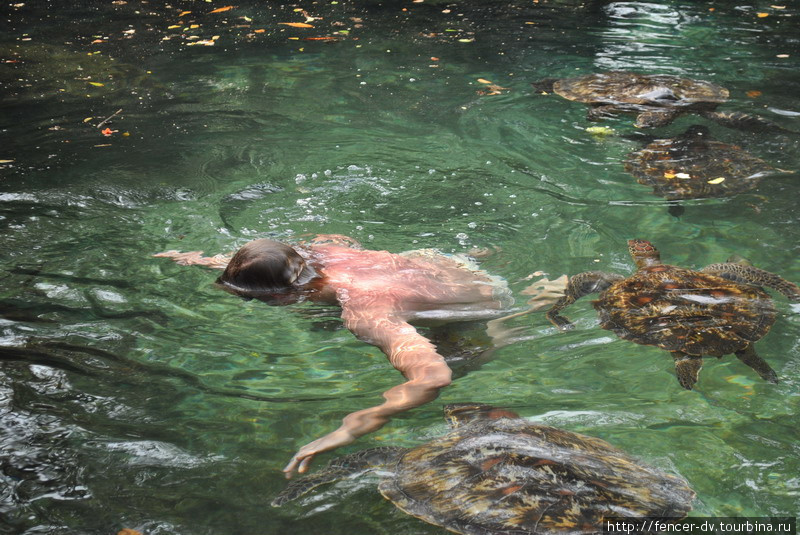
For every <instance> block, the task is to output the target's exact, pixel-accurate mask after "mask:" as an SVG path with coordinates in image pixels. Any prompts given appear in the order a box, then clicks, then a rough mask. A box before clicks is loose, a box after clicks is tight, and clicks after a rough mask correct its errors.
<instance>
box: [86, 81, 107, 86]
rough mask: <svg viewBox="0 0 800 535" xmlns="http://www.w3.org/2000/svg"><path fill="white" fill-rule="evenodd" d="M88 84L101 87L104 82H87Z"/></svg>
mask: <svg viewBox="0 0 800 535" xmlns="http://www.w3.org/2000/svg"><path fill="white" fill-rule="evenodd" d="M89 85H93V86H95V87H103V86H104V85H106V84H101V83H100V82H89Z"/></svg>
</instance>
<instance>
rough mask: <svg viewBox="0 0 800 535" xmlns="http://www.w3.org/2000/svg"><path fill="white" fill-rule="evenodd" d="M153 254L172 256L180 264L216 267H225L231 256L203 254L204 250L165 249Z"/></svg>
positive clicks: (165, 256)
mask: <svg viewBox="0 0 800 535" xmlns="http://www.w3.org/2000/svg"><path fill="white" fill-rule="evenodd" d="M153 256H155V257H159V258H172V259H173V260H174V261H175V263H176V264H178V265H179V266H208V267H211V268H216V269H225V266H227V265H228V262H229V261H230V257H229V256H228V255H222V254H218V255H214V256H203V251H189V252H186V253H182V252H180V251H164V252H163V253H156V254H154V255H153Z"/></svg>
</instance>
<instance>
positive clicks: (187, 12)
mask: <svg viewBox="0 0 800 535" xmlns="http://www.w3.org/2000/svg"><path fill="white" fill-rule="evenodd" d="M189 13H191V11H181V14H180V15H178V16H179V17H182V16H184V15H188V14H189Z"/></svg>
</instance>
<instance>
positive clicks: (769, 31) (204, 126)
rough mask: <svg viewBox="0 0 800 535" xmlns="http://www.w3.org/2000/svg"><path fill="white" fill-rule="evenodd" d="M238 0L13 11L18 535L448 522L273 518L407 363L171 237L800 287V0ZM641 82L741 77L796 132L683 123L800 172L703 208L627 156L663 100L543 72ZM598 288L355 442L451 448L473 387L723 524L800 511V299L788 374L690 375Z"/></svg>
mask: <svg viewBox="0 0 800 535" xmlns="http://www.w3.org/2000/svg"><path fill="white" fill-rule="evenodd" d="M229 5H230V4H226V3H223V2H221V1H219V0H214V1H213V2H212V1H193V2H192V1H187V0H176V1H173V2H168V1H164V0H152V1H150V2H144V1H133V0H128V1H127V2H126V1H111V0H105V1H91V2H89V1H76V2H55V1H52V2H46V1H24V0H21V1H19V2H13V1H5V2H3V5H2V6H1V7H0V12H1V13H2V20H0V91H1V92H2V102H0V161H1V162H2V163H0V227H2V234H0V251H2V254H0V270H1V273H2V276H1V278H0V533H3V534H45V533H46V534H76V533H78V534H98V535H99V534H108V533H116V532H117V531H119V530H121V529H123V528H130V529H136V530H138V531H140V532H142V533H146V534H185V535H200V534H213V535H227V534H231V535H233V534H246V535H247V534H257V533H258V534H279V533H299V534H309V535H311V534H320V535H323V534H324V535H337V534H347V535H352V534H372V533H375V534H383V533H386V534H389V533H391V534H394V535H401V534H439V533H443V531H442V530H441V529H439V528H436V527H433V526H430V525H428V524H426V523H424V522H422V521H420V520H417V519H415V518H412V517H410V516H407V515H405V514H403V513H402V512H400V511H398V510H397V509H396V508H394V507H393V506H392V505H391V504H390V503H389V502H387V501H385V500H384V499H383V498H382V497H381V496H380V494H378V493H377V492H376V490H375V480H374V479H369V478H363V479H359V480H353V481H347V482H344V483H343V484H340V485H338V486H333V487H330V488H328V489H326V490H324V491H322V492H320V493H317V494H316V495H314V496H312V497H310V498H307V499H304V500H301V501H299V502H297V503H294V504H291V505H288V506H285V507H283V508H280V509H274V508H271V507H270V506H269V502H270V500H271V499H272V498H273V497H274V496H275V494H276V493H278V492H279V491H280V490H281V489H282V488H283V486H284V484H285V483H284V478H283V474H282V473H281V468H282V467H283V466H284V465H285V464H286V462H287V461H288V460H289V458H290V457H291V456H292V454H293V453H294V452H295V451H296V450H297V449H298V448H299V447H300V446H302V445H303V444H306V443H307V442H309V441H310V440H312V439H314V438H317V437H319V436H321V435H323V434H325V433H327V432H329V431H331V430H333V429H334V428H335V427H337V426H338V424H339V421H340V419H341V418H342V417H343V416H344V415H346V414H347V413H349V412H352V411H354V410H357V409H361V408H366V407H369V406H372V405H375V404H377V403H379V402H380V401H381V393H382V392H383V391H385V390H386V389H388V388H389V387H391V386H393V385H395V384H398V383H399V382H400V380H401V376H400V375H399V373H397V372H396V371H395V370H394V369H393V368H392V367H391V365H390V364H389V363H388V362H387V360H386V358H385V357H384V356H383V355H382V354H381V353H380V352H379V351H378V350H377V349H376V348H374V347H372V346H369V345H367V344H365V343H363V342H360V341H358V340H357V339H356V338H355V337H353V336H352V335H351V334H350V333H349V332H348V331H347V330H345V329H343V328H342V326H341V321H340V320H339V318H338V315H337V310H336V309H334V308H325V307H319V306H310V305H298V306H295V307H269V306H266V305H265V304H263V303H260V302H257V301H251V302H244V301H242V300H240V299H237V298H235V297H233V296H231V295H228V294H226V293H224V292H221V291H219V290H218V289H216V288H215V287H214V286H213V284H212V283H213V280H214V277H215V274H214V273H211V272H209V271H207V270H204V269H203V268H200V267H181V266H177V265H175V264H174V263H172V262H169V261H167V260H164V259H157V258H152V257H151V255H152V254H154V253H157V252H159V251H164V250H167V249H179V250H184V251H190V250H202V251H205V252H206V253H208V254H215V253H222V252H230V251H233V250H235V249H236V248H237V247H239V246H241V245H242V244H244V243H245V242H247V241H249V240H251V239H254V238H258V237H269V238H273V239H279V240H292V239H297V238H298V237H300V236H302V235H304V234H316V233H340V234H347V235H349V236H352V237H354V238H356V239H358V240H359V241H361V242H362V243H363V244H364V245H365V246H366V247H369V248H373V249H385V250H388V251H393V252H401V251H405V250H409V249H417V248H427V247H431V248H438V249H440V250H441V251H443V252H445V253H467V252H469V251H471V250H473V249H474V248H483V249H490V250H492V251H494V253H493V254H492V255H490V256H488V257H487V258H485V259H482V260H481V265H482V267H484V268H485V269H487V270H488V271H490V272H491V273H493V274H496V275H499V276H502V277H504V278H505V279H506V280H507V281H508V282H509V285H510V287H511V289H512V290H513V291H514V293H515V295H516V299H517V303H518V304H520V305H523V304H524V303H525V300H526V299H527V297H526V296H525V295H523V294H521V293H520V292H521V291H522V290H523V289H524V288H525V287H526V286H528V285H529V284H530V281H531V277H530V275H531V274H533V273H535V272H542V273H544V274H545V275H546V276H548V277H551V278H555V277H558V276H560V275H562V274H574V273H578V272H581V271H585V270H587V269H598V270H605V271H614V272H618V273H622V274H628V273H631V272H632V271H633V270H634V264H633V262H632V261H631V259H630V257H629V256H628V254H627V250H626V240H627V239H629V238H644V239H649V240H651V241H652V242H653V243H654V244H655V245H656V246H657V247H658V248H659V249H660V250H661V252H662V255H663V258H664V259H665V260H666V261H668V262H671V263H674V264H677V265H681V266H685V267H690V268H700V267H702V266H705V265H708V264H711V263H714V262H722V261H725V260H726V259H727V258H728V257H729V256H730V255H732V254H738V255H741V256H743V257H745V258H747V259H749V260H750V261H751V262H752V263H753V264H754V265H756V266H759V267H761V268H764V269H767V270H770V271H772V272H775V273H778V274H780V275H782V276H784V277H785V278H787V279H789V280H793V281H794V282H800V263H798V256H800V210H798V193H800V185H799V183H798V180H800V178H798V176H797V174H796V172H797V171H800V150H799V149H800V135H796V134H793V133H791V130H795V131H800V6H798V4H797V3H796V2H779V3H777V4H776V3H772V4H771V3H770V2H769V1H764V2H722V1H719V2H702V1H700V2H690V1H663V2H649V3H648V2H569V1H545V0H539V1H538V2H535V1H531V0H525V1H512V0H510V1H496V0H480V1H462V2H447V1H431V0H425V1H424V2H412V1H410V0H409V1H397V2H394V1H388V0H387V1H384V2H376V1H348V0H338V1H319V2H312V1H308V2H297V3H282V2H270V1H266V0H264V1H260V2H255V1H241V2H237V3H236V4H235V6H234V7H233V8H232V9H224V8H226V7H228V6H229ZM285 23H293V24H294V25H289V24H285ZM296 23H301V24H305V25H307V26H297V25H296ZM609 70H630V71H635V72H640V73H661V74H673V75H680V76H686V77H691V78H696V79H701V80H707V81H710V82H714V83H716V84H719V85H721V86H724V87H726V88H727V89H728V90H729V91H730V98H729V99H728V101H727V102H725V103H724V104H722V105H721V106H720V110H723V109H724V110H726V111H735V112H745V113H751V114H757V115H760V116H761V117H764V118H766V119H769V120H770V121H773V122H774V123H776V124H778V125H779V126H780V127H782V128H783V129H784V130H774V131H767V132H758V133H756V132H749V131H744V130H739V129H735V128H726V127H724V126H720V125H718V124H716V123H713V122H710V121H708V120H707V119H704V118H702V117H700V116H698V115H688V114H687V115H683V116H681V117H679V118H678V119H677V120H676V121H675V122H674V123H672V124H671V125H669V126H666V127H661V128H658V129H656V130H655V131H654V133H657V135H658V136H659V137H670V136H674V135H677V134H680V133H682V132H683V131H685V130H686V129H687V128H688V127H690V126H692V125H695V124H701V125H704V126H707V127H708V128H709V129H710V131H711V134H712V135H713V136H714V138H716V139H718V140H721V141H724V142H726V143H731V144H736V145H739V146H740V147H742V149H743V150H746V151H748V152H749V153H751V154H753V155H755V156H757V157H759V158H761V159H763V160H765V161H767V162H768V163H769V164H770V165H772V166H773V167H775V168H777V169H781V170H786V171H795V174H781V175H779V176H769V177H765V178H764V179H763V180H762V181H761V182H760V183H759V185H758V187H757V188H755V189H752V190H750V191H747V192H744V193H741V194H739V195H736V196H730V197H723V198H710V199H696V200H688V201H685V202H683V203H682V207H683V208H684V211H683V213H682V214H681V215H679V216H677V217H676V216H675V215H672V214H671V213H669V211H668V208H669V206H668V202H667V201H666V200H664V199H662V198H660V197H657V196H655V195H654V194H653V193H652V191H651V188H649V187H647V186H643V185H641V184H638V183H637V182H636V180H635V179H634V178H633V177H632V176H631V175H630V174H628V173H627V172H626V171H625V169H624V166H623V161H624V160H625V157H626V155H627V154H628V153H629V152H631V151H634V150H637V149H639V148H640V147H641V146H642V143H643V140H644V134H645V133H649V132H643V131H642V130H639V129H637V128H635V127H634V126H633V117H632V116H631V115H619V116H616V117H610V118H608V119H606V120H604V121H603V122H601V123H592V122H589V121H587V119H586V106H585V105H584V104H581V103H579V102H571V101H568V100H566V99H563V98H560V97H558V96H556V95H553V94H550V95H541V94H538V93H537V92H536V91H535V90H534V89H533V87H532V86H531V85H530V84H531V82H533V81H535V80H539V79H542V78H546V77H570V76H577V75H583V74H589V73H594V72H602V71H609ZM598 126H599V127H603V128H601V129H600V130H597V129H596V128H594V129H593V128H591V127H598ZM587 128H589V130H587ZM536 278H538V277H536ZM590 301H591V299H588V298H587V299H583V300H581V301H579V302H578V303H577V304H576V305H574V306H573V307H572V308H571V309H569V310H568V315H569V317H570V318H571V319H572V320H573V321H574V322H575V323H576V328H575V329H574V330H572V331H569V332H559V331H557V330H556V329H555V328H554V327H553V326H552V325H551V324H550V323H549V322H548V321H547V319H546V318H545V316H544V314H543V313H538V314H532V315H529V316H526V317H524V318H519V319H517V320H514V321H513V324H512V326H514V327H519V328H520V331H518V332H517V333H516V339H515V341H514V343H511V344H509V345H507V346H505V347H502V348H500V349H499V350H497V351H496V352H495V355H494V357H495V358H494V360H491V361H490V362H487V363H485V364H483V366H481V367H480V369H475V370H471V371H470V372H469V373H466V374H461V376H459V377H458V378H457V379H456V380H455V381H454V382H453V384H452V385H451V386H449V387H448V388H446V389H444V390H443V391H442V393H441V396H440V397H439V399H437V400H436V401H434V402H432V403H429V404H427V405H425V406H422V407H420V408H418V409H415V410H412V411H409V412H407V413H405V414H403V415H401V416H400V417H398V418H395V419H394V420H393V421H391V422H390V423H389V424H387V425H386V426H385V427H384V428H382V429H381V430H379V431H378V432H376V433H374V434H372V435H368V436H365V437H363V438H361V439H360V440H358V441H357V442H356V443H355V444H352V445H350V446H347V447H345V448H342V449H341V452H350V451H356V450H358V449H361V448H364V447H369V446H379V445H400V446H414V445H418V444H421V443H424V442H425V441H426V440H429V439H430V438H431V437H434V436H438V435H440V434H442V433H443V432H445V430H446V429H447V426H446V423H445V422H444V420H443V419H442V417H441V405H442V404H443V403H451V402H465V401H479V402H484V403H492V404H496V405H501V406H504V407H509V408H511V409H513V410H514V411H517V412H518V413H520V414H521V415H522V416H523V417H526V418H529V419H531V420H532V421H535V422H542V423H546V424H549V425H554V426H557V427H562V428H565V429H569V430H571V431H576V432H581V433H586V434H590V435H593V436H597V437H601V438H603V439H605V440H607V441H609V442H611V443H612V444H614V445H616V446H618V447H620V448H622V449H624V450H626V451H627V452H628V453H630V454H632V455H634V456H636V457H638V458H640V459H642V460H643V461H645V462H647V463H649V464H651V465H654V466H657V467H660V468H661V469H663V470H665V471H667V472H670V473H673V474H679V475H681V476H682V477H684V478H686V479H687V480H688V482H689V483H690V485H691V486H692V487H693V488H694V489H695V490H696V492H697V499H696V500H695V502H694V511H693V512H692V513H691V514H692V515H695V516H747V515H751V516H800V440H799V439H800V431H798V420H799V419H800V418H799V417H800V307H799V306H798V305H797V304H794V305H793V304H791V303H789V302H787V300H786V299H785V298H783V297H782V296H779V295H778V296H776V298H775V302H776V307H777V309H778V317H777V320H776V322H775V324H774V326H773V327H772V330H771V331H770V332H769V334H768V335H767V336H766V337H764V338H763V339H762V340H761V341H759V342H758V343H757V344H756V347H757V349H758V352H759V353H760V354H761V355H762V356H763V357H764V358H765V359H766V360H767V361H768V362H769V363H770V365H771V366H772V367H773V368H774V369H775V370H776V372H777V374H778V376H779V379H780V382H779V383H778V384H769V383H767V382H765V381H763V380H761V379H760V378H759V377H758V376H757V375H756V374H755V373H754V372H753V371H752V370H751V369H749V368H748V367H746V366H745V365H744V364H742V363H741V362H740V361H739V360H738V359H736V358H734V357H732V356H727V357H725V358H723V359H720V360H717V359H713V358H711V359H705V366H704V368H703V370H702V372H701V377H700V382H699V383H698V385H697V387H696V389H695V390H693V391H687V390H684V389H683V388H681V386H680V385H679V384H678V382H677V381H676V380H675V372H674V369H673V364H672V359H671V358H670V356H669V354H668V353H666V352H664V351H662V350H659V349H658V348H656V347H651V346H640V345H636V344H633V343H630V342H628V341H625V340H621V339H619V338H617V337H616V336H615V335H614V334H613V333H611V332H609V331H606V330H603V329H601V328H600V327H599V325H598V319H597V314H596V312H595V311H594V309H593V308H592V306H591V302H590ZM333 456H334V455H333V454H325V455H322V456H320V458H319V459H317V460H316V461H315V464H314V467H315V468H317V467H319V466H322V465H323V464H324V463H325V462H326V461H327V460H328V459H330V458H332V457H333Z"/></svg>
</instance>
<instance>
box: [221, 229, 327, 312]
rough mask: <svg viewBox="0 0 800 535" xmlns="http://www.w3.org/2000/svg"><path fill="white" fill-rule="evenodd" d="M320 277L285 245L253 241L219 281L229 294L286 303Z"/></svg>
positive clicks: (266, 241) (232, 260)
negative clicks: (286, 298)
mask: <svg viewBox="0 0 800 535" xmlns="http://www.w3.org/2000/svg"><path fill="white" fill-rule="evenodd" d="M315 276H316V273H315V272H314V270H313V268H311V267H310V266H308V265H307V264H306V262H305V260H304V259H303V257H302V256H300V254H298V252H297V251H295V250H294V249H293V248H291V247H289V246H288V245H286V244H285V243H281V242H277V241H273V240H268V239H260V240H253V241H251V242H249V243H246V244H245V245H244V246H242V248H241V249H239V250H238V251H236V254H235V255H233V258H231V261H230V262H229V263H228V267H227V268H225V271H224V272H223V273H222V275H221V276H220V277H219V278H218V279H217V284H218V285H219V286H220V287H222V289H224V290H225V291H228V292H230V293H232V294H235V295H238V296H240V297H244V298H248V299H260V300H262V301H267V302H271V301H275V300H276V299H277V300H278V301H282V300H285V299H280V297H281V296H284V297H288V296H289V295H291V294H295V293H296V292H298V290H300V289H301V288H302V287H303V285H305V284H306V283H308V282H309V281H311V280H312V279H313V278H314V277H315Z"/></svg>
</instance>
